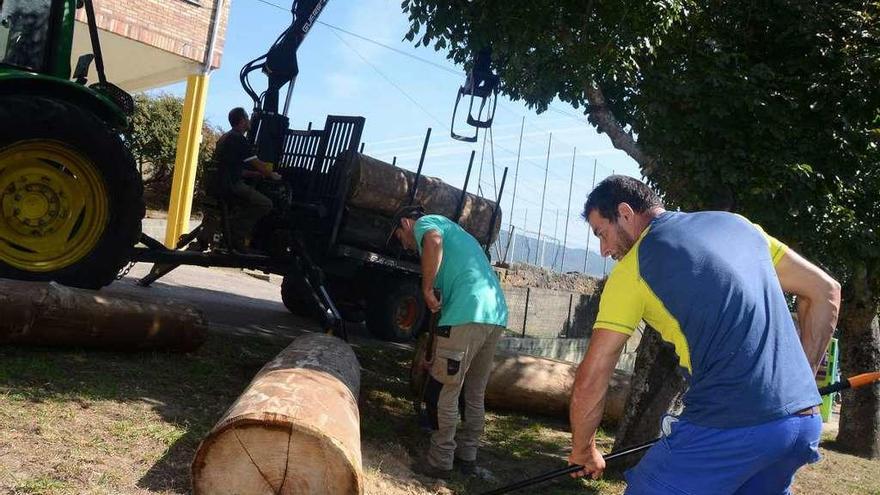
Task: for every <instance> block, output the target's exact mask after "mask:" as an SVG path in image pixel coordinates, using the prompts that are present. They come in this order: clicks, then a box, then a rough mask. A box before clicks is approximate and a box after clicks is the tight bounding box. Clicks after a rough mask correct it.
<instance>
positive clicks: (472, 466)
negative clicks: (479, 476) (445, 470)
mask: <svg viewBox="0 0 880 495" xmlns="http://www.w3.org/2000/svg"><path fill="white" fill-rule="evenodd" d="M452 469H455V470H456V471H458V472H459V473H461V474H463V475H465V476H473V475H474V474H476V472H477V461H476V460H473V461H466V460H464V459H459V458H458V457H456V458H455V459H453V461H452Z"/></svg>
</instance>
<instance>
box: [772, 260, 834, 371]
mask: <svg viewBox="0 0 880 495" xmlns="http://www.w3.org/2000/svg"><path fill="white" fill-rule="evenodd" d="M776 274H777V275H778V276H779V283H780V284H781V285H782V290H783V291H784V292H787V293H789V294H794V295H796V296H797V301H798V307H797V315H798V326H800V329H801V345H802V346H803V347H804V353H805V354H806V355H807V360H809V362H810V366H811V367H812V368H813V373H814V374H815V373H816V371H817V370H818V369H819V363H820V362H821V361H822V356H824V355H825V351H826V349H827V348H828V342H830V341H831V336H832V334H833V333H834V328H835V327H836V326H837V315H838V313H839V311H840V284H839V283H837V281H836V280H834V279H833V278H832V277H831V276H830V275H828V274H827V273H825V272H824V271H823V270H822V269H820V268H819V267H817V266H816V265H814V264H812V263H810V262H809V261H807V260H806V259H804V258H803V257H802V256H801V255H799V254H798V253H796V252H795V251H792V250H791V249H789V250H788V251H786V253H785V255H784V256H783V257H782V259H780V260H779V263H777V264H776Z"/></svg>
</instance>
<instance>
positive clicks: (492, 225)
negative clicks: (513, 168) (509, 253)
mask: <svg viewBox="0 0 880 495" xmlns="http://www.w3.org/2000/svg"><path fill="white" fill-rule="evenodd" d="M505 181H507V167H504V175H502V176H501V187H500V188H499V189H498V197H497V198H496V199H495V208H494V209H493V210H492V219H491V220H490V221H489V232H488V234H487V236H486V240H487V241H488V240H489V239H491V238H492V232H494V231H495V221H496V220H497V219H498V212H499V211H501V195H502V194H504V182H505ZM490 244H491V243H489V242H486V256H489V246H490Z"/></svg>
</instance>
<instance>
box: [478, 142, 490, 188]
mask: <svg viewBox="0 0 880 495" xmlns="http://www.w3.org/2000/svg"><path fill="white" fill-rule="evenodd" d="M487 134H489V133H488V132H484V133H483V151H481V152H480V168H479V169H478V170H477V195H478V196H482V195H483V184H482V182H483V159H484V158H485V157H486V135H487Z"/></svg>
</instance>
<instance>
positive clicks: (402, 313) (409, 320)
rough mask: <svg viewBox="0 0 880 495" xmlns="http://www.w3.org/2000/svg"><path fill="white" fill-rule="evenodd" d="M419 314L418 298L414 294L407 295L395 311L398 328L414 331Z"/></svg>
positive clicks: (395, 321)
mask: <svg viewBox="0 0 880 495" xmlns="http://www.w3.org/2000/svg"><path fill="white" fill-rule="evenodd" d="M418 315H419V312H418V300H417V299H416V298H415V297H413V296H410V297H406V298H404V299H403V300H401V301H400V304H399V305H398V306H397V311H395V313H394V323H395V324H396V325H397V328H399V329H401V330H404V331H406V332H410V333H412V329H413V327H414V326H415V324H416V319H418Z"/></svg>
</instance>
